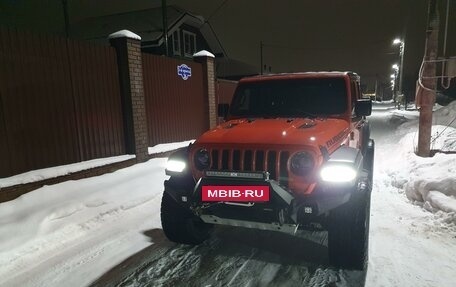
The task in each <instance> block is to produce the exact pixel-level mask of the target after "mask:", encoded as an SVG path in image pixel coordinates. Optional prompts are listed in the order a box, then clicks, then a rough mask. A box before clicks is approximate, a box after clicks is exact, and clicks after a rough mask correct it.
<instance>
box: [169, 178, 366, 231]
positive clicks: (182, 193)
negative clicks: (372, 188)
mask: <svg viewBox="0 0 456 287" xmlns="http://www.w3.org/2000/svg"><path fill="white" fill-rule="evenodd" d="M229 175H230V173H226V174H225V175H221V176H217V175H215V176H214V175H211V176H206V177H203V178H201V179H200V180H199V181H198V183H197V184H196V186H195V187H194V188H193V190H191V189H189V188H182V187H179V186H177V185H175V184H173V183H172V182H170V181H165V192H168V193H169V194H170V195H171V196H172V197H173V198H174V199H175V200H176V201H177V202H178V203H179V204H180V205H182V206H183V207H185V208H188V209H189V210H191V211H192V212H193V213H194V214H195V215H196V216H198V217H199V218H201V219H202V220H203V221H204V222H206V223H211V224H222V225H230V226H239V227H247V228H255V229H262V230H273V231H279V232H284V233H288V234H294V233H295V232H296V230H297V229H298V228H303V229H314V230H315V229H322V228H324V226H325V223H326V222H325V219H326V215H327V214H328V213H329V211H331V210H332V209H334V208H337V207H339V206H341V205H343V204H345V203H346V202H348V201H349V200H350V198H351V196H353V194H354V193H360V192H363V191H364V190H363V189H364V188H365V185H363V184H360V182H358V183H356V184H355V185H352V186H337V187H335V186H323V185H321V186H317V187H316V188H315V190H314V191H313V192H312V194H310V195H297V194H294V193H292V192H291V191H290V190H288V189H287V188H286V187H284V186H281V185H279V184H278V183H277V182H276V181H275V180H270V179H268V177H267V176H263V177H257V178H252V177H242V176H238V175H237V174H236V176H235V177H233V176H229ZM217 185H219V186H230V185H231V186H239V185H244V186H252V187H254V186H265V185H267V186H269V190H270V199H269V201H268V202H223V201H220V202H203V201H202V196H201V192H202V187H203V186H217Z"/></svg>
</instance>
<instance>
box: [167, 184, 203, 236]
mask: <svg viewBox="0 0 456 287" xmlns="http://www.w3.org/2000/svg"><path fill="white" fill-rule="evenodd" d="M160 213H161V223H162V228H163V232H164V233H165V235H166V237H167V238H168V239H169V240H171V241H173V242H176V243H183V244H191V245H196V244H200V243H202V242H203V241H205V240H206V239H208V238H209V235H210V231H211V229H212V225H210V224H207V223H204V222H203V221H202V220H201V219H200V218H198V217H196V216H195V215H194V214H192V213H191V212H190V211H189V210H187V209H185V208H184V207H182V206H180V205H179V204H178V203H177V202H176V201H175V200H174V199H173V198H172V197H171V196H170V195H169V194H168V193H167V192H166V191H165V192H164V193H163V198H162V202H161V211H160Z"/></svg>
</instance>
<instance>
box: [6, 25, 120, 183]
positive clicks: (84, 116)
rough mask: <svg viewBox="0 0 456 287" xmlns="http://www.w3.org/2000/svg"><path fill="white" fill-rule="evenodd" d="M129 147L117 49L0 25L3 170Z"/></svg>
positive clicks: (95, 155) (12, 171) (108, 153)
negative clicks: (120, 88)
mask: <svg viewBox="0 0 456 287" xmlns="http://www.w3.org/2000/svg"><path fill="white" fill-rule="evenodd" d="M124 152H125V148H124V138H123V127H122V114H121V106H120V96H119V79H118V73H117V60H116V54H115V51H114V49H113V48H111V47H98V46H93V45H90V44H86V43H83V42H75V41H71V40H67V39H63V38H57V37H51V36H46V35H36V34H31V33H27V32H19V31H17V30H15V29H6V28H0V158H1V160H0V177H5V176H9V175H13V174H17V173H21V172H24V171H28V170H32V169H39V168H44V167H49V166H56V165H62V164H68V163H74V162H78V161H83V160H89V159H93V158H100V157H108V156H114V155H120V154H124Z"/></svg>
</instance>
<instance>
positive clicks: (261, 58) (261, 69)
mask: <svg viewBox="0 0 456 287" xmlns="http://www.w3.org/2000/svg"><path fill="white" fill-rule="evenodd" d="M260 75H263V41H260Z"/></svg>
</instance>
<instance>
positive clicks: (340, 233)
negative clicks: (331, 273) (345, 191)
mask: <svg viewBox="0 0 456 287" xmlns="http://www.w3.org/2000/svg"><path fill="white" fill-rule="evenodd" d="M369 217H370V191H366V192H365V194H362V195H357V196H356V197H355V198H352V199H351V200H350V201H349V202H348V203H347V204H345V205H344V206H341V207H339V208H337V209H335V210H333V211H332V212H331V214H330V222H329V228H328V253H329V261H330V264H331V265H333V266H336V267H340V268H344V269H355V270H363V269H365V268H366V266H367V261H368V242H369Z"/></svg>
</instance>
